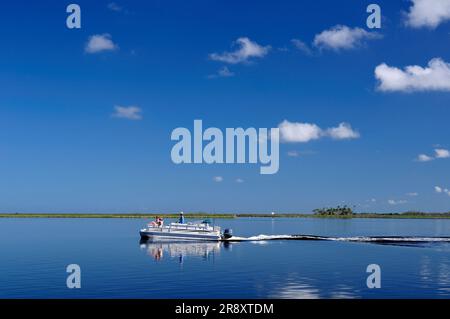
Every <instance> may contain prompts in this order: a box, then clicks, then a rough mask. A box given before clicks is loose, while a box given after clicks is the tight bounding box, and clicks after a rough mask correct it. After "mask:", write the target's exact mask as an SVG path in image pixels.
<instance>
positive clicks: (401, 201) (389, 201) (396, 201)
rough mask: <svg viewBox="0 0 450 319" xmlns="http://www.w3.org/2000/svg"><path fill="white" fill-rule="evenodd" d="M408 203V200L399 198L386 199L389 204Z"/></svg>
mask: <svg viewBox="0 0 450 319" xmlns="http://www.w3.org/2000/svg"><path fill="white" fill-rule="evenodd" d="M406 203H408V201H406V200H403V199H400V200H394V199H390V200H388V204H389V205H402V204H406Z"/></svg>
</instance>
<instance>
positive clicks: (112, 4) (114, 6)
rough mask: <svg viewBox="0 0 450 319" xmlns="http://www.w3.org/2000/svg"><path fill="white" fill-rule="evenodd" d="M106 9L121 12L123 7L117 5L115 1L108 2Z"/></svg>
mask: <svg viewBox="0 0 450 319" xmlns="http://www.w3.org/2000/svg"><path fill="white" fill-rule="evenodd" d="M107 7H108V9H109V10H111V11H116V12H121V11H123V7H121V6H119V5H118V4H117V3H115V2H110V3H108V5H107Z"/></svg>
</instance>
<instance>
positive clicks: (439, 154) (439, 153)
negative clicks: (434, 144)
mask: <svg viewBox="0 0 450 319" xmlns="http://www.w3.org/2000/svg"><path fill="white" fill-rule="evenodd" d="M434 154H435V155H434V157H433V156H429V155H426V154H420V155H419V156H418V157H417V160H418V161H419V162H429V161H432V160H435V159H442V158H450V151H449V150H446V149H443V148H436V149H435V150H434Z"/></svg>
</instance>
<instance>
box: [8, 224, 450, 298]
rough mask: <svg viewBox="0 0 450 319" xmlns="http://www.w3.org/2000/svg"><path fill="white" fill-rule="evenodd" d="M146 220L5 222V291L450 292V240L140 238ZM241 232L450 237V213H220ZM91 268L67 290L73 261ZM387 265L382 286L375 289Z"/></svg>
mask: <svg viewBox="0 0 450 319" xmlns="http://www.w3.org/2000/svg"><path fill="white" fill-rule="evenodd" d="M146 222H147V221H145V220H141V219H0V254H1V257H0V258H1V259H0V298H449V297H450V244H449V243H422V244H414V245H379V244H372V243H355V242H335V241H284V240H279V241H255V242H239V243H229V244H224V243H204V242H203V243H202V242H200V243H199V242H197V243H180V242H178V243H177V242H149V243H140V241H139V235H138V230H139V228H141V226H143V225H145V223H146ZM215 223H216V225H220V226H223V227H231V228H233V230H234V233H235V234H236V235H239V236H243V237H249V236H255V235H259V234H265V235H288V234H308V235H320V236H335V237H353V236H421V237H430V236H433V237H435V236H438V237H439V236H450V220H435V219H315V218H274V219H271V218H248V219H247V218H239V219H230V220H229V219H217V220H215ZM69 264H78V265H80V267H81V270H82V287H81V289H68V288H67V287H66V278H67V275H68V274H67V273H66V271H65V270H66V266H67V265H69ZM369 264H378V265H380V267H381V271H382V280H381V284H382V287H381V289H369V288H367V286H366V278H367V276H368V275H369V274H368V273H366V267H367V265H369Z"/></svg>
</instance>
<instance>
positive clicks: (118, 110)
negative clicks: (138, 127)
mask: <svg viewBox="0 0 450 319" xmlns="http://www.w3.org/2000/svg"><path fill="white" fill-rule="evenodd" d="M114 110H115V112H114V113H113V114H112V116H113V117H117V118H122V119H127V120H141V119H142V109H141V108H140V107H138V106H120V105H116V106H114Z"/></svg>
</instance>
